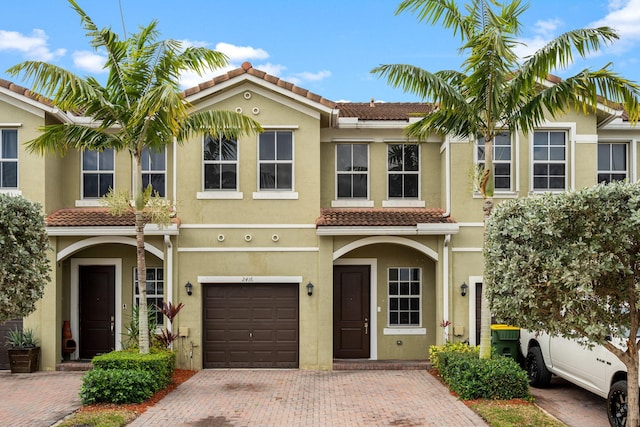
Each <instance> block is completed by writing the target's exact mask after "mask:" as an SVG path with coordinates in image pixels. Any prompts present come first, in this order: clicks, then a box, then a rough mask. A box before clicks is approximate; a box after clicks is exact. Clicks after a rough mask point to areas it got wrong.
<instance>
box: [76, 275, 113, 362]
mask: <svg viewBox="0 0 640 427" xmlns="http://www.w3.org/2000/svg"><path fill="white" fill-rule="evenodd" d="M115 274H116V273H115V267H114V266H112V265H81V266H80V270H79V284H80V286H79V287H80V343H79V345H80V358H81V359H90V358H92V357H93V356H96V355H98V354H102V353H108V352H110V351H112V350H113V349H114V348H115V344H116V339H115V337H116V335H115V323H116V322H115V320H116V318H115V288H116V286H115Z"/></svg>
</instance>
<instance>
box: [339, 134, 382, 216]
mask: <svg viewBox="0 0 640 427" xmlns="http://www.w3.org/2000/svg"><path fill="white" fill-rule="evenodd" d="M340 145H348V146H350V148H351V163H352V165H351V166H353V147H354V146H356V145H360V146H365V147H366V155H367V169H366V171H364V172H362V171H353V170H352V171H339V170H338V147H339V146H340ZM334 154H335V192H334V193H335V199H334V200H332V201H331V206H332V207H373V202H372V201H371V200H370V197H371V176H370V172H371V147H370V144H369V143H367V142H356V141H354V142H339V143H336V144H335V150H334ZM340 175H349V176H353V175H364V176H365V177H366V179H367V189H366V192H367V194H366V196H365V197H340V196H339V195H338V179H339V177H340ZM351 192H352V193H353V183H352V184H351Z"/></svg>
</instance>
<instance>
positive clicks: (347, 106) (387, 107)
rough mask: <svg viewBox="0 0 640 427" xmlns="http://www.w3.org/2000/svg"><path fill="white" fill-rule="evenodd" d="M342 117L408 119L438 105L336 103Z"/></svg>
mask: <svg viewBox="0 0 640 427" xmlns="http://www.w3.org/2000/svg"><path fill="white" fill-rule="evenodd" d="M336 108H337V109H339V110H340V117H357V118H359V119H361V120H406V121H408V120H409V118H411V117H421V116H425V115H427V114H429V113H432V112H433V111H435V110H436V108H437V106H436V104H433V103H426V102H374V100H373V99H372V100H371V102H341V103H338V104H336Z"/></svg>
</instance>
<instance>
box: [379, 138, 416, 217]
mask: <svg viewBox="0 0 640 427" xmlns="http://www.w3.org/2000/svg"><path fill="white" fill-rule="evenodd" d="M391 145H402V146H403V147H404V146H406V145H415V146H416V147H417V149H418V170H417V171H405V170H404V165H403V170H402V171H390V170H389V146H391ZM385 171H386V174H385V181H386V183H385V185H386V197H385V200H383V201H382V206H383V207H424V206H425V202H424V200H422V144H419V143H417V142H410V141H389V142H387V144H386V147H385ZM389 175H417V176H418V195H417V197H405V196H404V195H403V196H402V197H390V196H389ZM403 193H404V191H403Z"/></svg>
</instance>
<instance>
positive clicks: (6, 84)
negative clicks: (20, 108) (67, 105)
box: [0, 79, 53, 107]
mask: <svg viewBox="0 0 640 427" xmlns="http://www.w3.org/2000/svg"><path fill="white" fill-rule="evenodd" d="M0 87H3V88H5V89H9V90H10V91H11V92H14V93H17V94H18V95H22V96H26V97H27V98H31V99H33V100H34V101H38V102H41V103H43V104H44V105H47V106H49V107H52V106H53V104H52V103H51V100H50V99H48V98H45V97H44V96H41V95H38V94H37V93H35V92H32V91H30V90H29V89H27V88H25V87H22V86H19V85H17V84H15V83H12V82H10V81H9V80H4V79H0Z"/></svg>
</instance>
